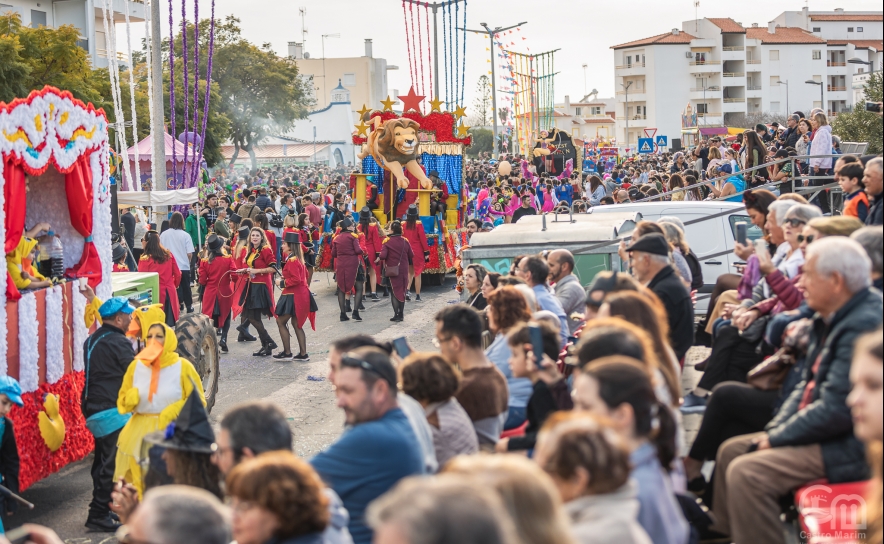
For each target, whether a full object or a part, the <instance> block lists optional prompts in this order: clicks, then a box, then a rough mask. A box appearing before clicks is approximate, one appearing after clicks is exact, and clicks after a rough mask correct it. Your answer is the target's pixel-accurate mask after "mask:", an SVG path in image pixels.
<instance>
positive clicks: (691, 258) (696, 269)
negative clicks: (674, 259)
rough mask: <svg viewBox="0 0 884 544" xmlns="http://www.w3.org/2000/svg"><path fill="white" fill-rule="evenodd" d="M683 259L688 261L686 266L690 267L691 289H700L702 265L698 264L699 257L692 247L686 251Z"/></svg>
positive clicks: (701, 284)
mask: <svg viewBox="0 0 884 544" xmlns="http://www.w3.org/2000/svg"><path fill="white" fill-rule="evenodd" d="M684 259H685V260H686V261H687V262H688V268H690V269H691V289H700V288H701V287H703V285H704V283H703V267H701V266H700V259H698V258H697V254H696V253H694V250H693V249H692V250H690V251H688V254H687V255H685V256H684Z"/></svg>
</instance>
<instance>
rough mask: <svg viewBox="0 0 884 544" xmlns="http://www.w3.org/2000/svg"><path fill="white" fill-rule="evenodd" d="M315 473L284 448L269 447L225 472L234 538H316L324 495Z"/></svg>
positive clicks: (244, 541)
mask: <svg viewBox="0 0 884 544" xmlns="http://www.w3.org/2000/svg"><path fill="white" fill-rule="evenodd" d="M324 487H325V486H324V485H323V483H322V480H320V479H319V475H318V474H316V472H315V471H314V470H313V468H312V467H311V466H310V465H309V464H308V463H307V462H305V461H302V460H301V459H298V458H297V457H295V456H294V455H293V454H291V453H289V452H268V453H265V454H263V455H260V456H258V457H255V458H252V459H249V460H247V461H244V462H242V463H240V464H239V465H237V466H236V467H235V468H234V469H233V470H232V471H231V472H230V474H229V475H228V476H227V494H228V495H229V496H230V497H231V510H232V511H233V538H234V540H235V541H236V542H237V543H238V544H271V543H273V544H321V543H322V542H324V540H323V536H322V535H323V531H325V529H326V527H327V526H328V525H329V511H328V504H329V499H328V497H326V495H325V493H324V491H323V489H324Z"/></svg>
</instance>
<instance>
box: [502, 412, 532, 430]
mask: <svg viewBox="0 0 884 544" xmlns="http://www.w3.org/2000/svg"><path fill="white" fill-rule="evenodd" d="M526 419H528V408H527V407H526V406H510V407H509V414H507V417H506V423H504V424H503V430H504V431H508V430H510V429H515V428H516V427H518V426H519V425H521V424H522V423H525V420H526Z"/></svg>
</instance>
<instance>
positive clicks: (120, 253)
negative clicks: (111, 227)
mask: <svg viewBox="0 0 884 544" xmlns="http://www.w3.org/2000/svg"><path fill="white" fill-rule="evenodd" d="M111 252H112V253H113V259H114V261H115V262H116V261H119V260H120V259H122V258H123V257H125V256H126V248H124V247H123V245H122V244H114V245H113V247H111Z"/></svg>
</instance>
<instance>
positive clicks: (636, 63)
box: [614, 62, 645, 70]
mask: <svg viewBox="0 0 884 544" xmlns="http://www.w3.org/2000/svg"><path fill="white" fill-rule="evenodd" d="M644 67H645V63H644V62H634V63H632V64H624V65H623V66H615V67H614V68H615V69H617V70H627V69H629V68H644Z"/></svg>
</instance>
